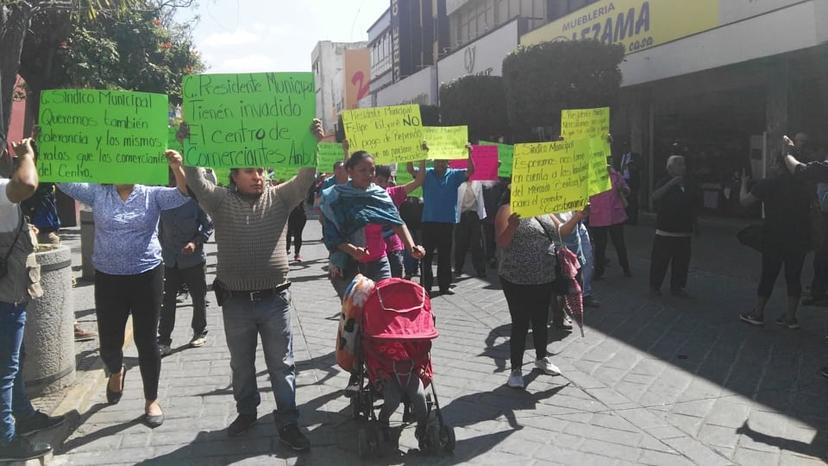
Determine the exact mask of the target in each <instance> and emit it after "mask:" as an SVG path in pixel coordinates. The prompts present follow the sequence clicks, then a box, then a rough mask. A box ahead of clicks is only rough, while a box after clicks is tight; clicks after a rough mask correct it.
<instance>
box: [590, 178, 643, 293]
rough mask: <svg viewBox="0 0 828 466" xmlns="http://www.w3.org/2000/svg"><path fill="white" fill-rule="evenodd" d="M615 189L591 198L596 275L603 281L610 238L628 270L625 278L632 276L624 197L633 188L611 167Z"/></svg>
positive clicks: (621, 262) (591, 232)
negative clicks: (628, 253)
mask: <svg viewBox="0 0 828 466" xmlns="http://www.w3.org/2000/svg"><path fill="white" fill-rule="evenodd" d="M607 171H608V172H609V178H610V182H611V183H612V189H610V190H609V191H606V192H603V193H601V194H596V195H594V196H592V197H591V198H590V201H589V205H590V213H589V232H590V234H591V235H592V239H593V240H594V246H595V274H594V275H593V278H594V279H595V280H599V279H601V278H603V276H604V271H605V270H606V263H607V236H609V237H610V238H611V239H612V245H613V246H614V247H615V252H616V253H617V254H618V263H619V264H620V265H621V269H622V270H623V271H624V276H625V277H631V276H632V271H630V261H629V259H628V258H627V245H626V243H625V242H624V223H626V222H627V211H626V207H625V206H624V197H625V196H627V195H629V193H630V189H629V188H628V187H627V183H626V182H625V181H624V177H622V176H621V174H619V173H618V172H617V171H615V169H613V168H612V166H609V165H608V166H607Z"/></svg>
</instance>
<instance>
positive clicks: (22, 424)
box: [14, 411, 66, 435]
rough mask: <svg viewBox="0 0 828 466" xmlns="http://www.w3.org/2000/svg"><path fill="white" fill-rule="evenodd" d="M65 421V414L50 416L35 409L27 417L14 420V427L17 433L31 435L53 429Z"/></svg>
mask: <svg viewBox="0 0 828 466" xmlns="http://www.w3.org/2000/svg"><path fill="white" fill-rule="evenodd" d="M64 422H66V416H56V417H51V416H48V415H46V413H42V412H40V411H35V412H34V414H32V415H31V416H29V417H25V418H23V419H20V420H15V423H14V427H15V431H16V432H17V435H31V434H34V433H37V432H41V431H44V430H48V429H53V428H55V427H57V426H59V425H62V424H63V423H64Z"/></svg>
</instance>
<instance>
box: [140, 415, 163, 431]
mask: <svg viewBox="0 0 828 466" xmlns="http://www.w3.org/2000/svg"><path fill="white" fill-rule="evenodd" d="M163 423H164V413H161V414H159V415H157V416H152V415H149V414H144V424H146V425H147V427H149V428H150V429H155V428H156V427H161V424H163Z"/></svg>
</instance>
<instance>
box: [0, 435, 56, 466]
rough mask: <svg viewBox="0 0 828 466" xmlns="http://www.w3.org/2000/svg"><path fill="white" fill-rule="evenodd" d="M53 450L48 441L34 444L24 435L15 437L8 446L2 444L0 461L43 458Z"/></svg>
mask: <svg viewBox="0 0 828 466" xmlns="http://www.w3.org/2000/svg"><path fill="white" fill-rule="evenodd" d="M51 452H52V447H51V445H49V444H48V443H39V444H36V445H33V444H32V443H31V442H29V441H28V440H26V439H25V438H23V437H20V436H17V437H15V438H14V439H13V440H12V441H11V443H9V444H8V445H6V446H0V461H2V462H6V461H26V460H33V459H35V458H41V457H43V456H46V455H48V454H49V453H51Z"/></svg>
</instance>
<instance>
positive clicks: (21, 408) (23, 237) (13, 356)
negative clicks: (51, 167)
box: [0, 139, 64, 462]
mask: <svg viewBox="0 0 828 466" xmlns="http://www.w3.org/2000/svg"><path fill="white" fill-rule="evenodd" d="M12 148H13V150H14V153H15V154H16V156H17V157H16V159H17V163H16V166H17V169H16V170H15V171H14V173H12V175H11V178H0V260H2V266H0V462H5V461H26V460H30V459H34V458H40V457H42V456H44V455H46V454H48V453H49V452H50V451H52V447H51V446H50V445H48V444H33V443H32V442H30V441H29V440H28V439H27V438H26V436H27V435H31V434H33V433H35V432H39V431H41V430H46V429H50V428H53V427H56V426H58V425H60V424H62V423H63V422H64V418H63V417H62V416H61V417H49V416H47V415H46V414H44V413H41V412H40V411H36V410H35V409H34V408H33V407H32V404H31V402H29V397H28V396H27V395H26V386H25V384H24V383H23V331H24V330H25V327H26V304H27V303H28V302H29V300H31V299H35V298H38V297H40V296H41V295H42V294H43V290H42V289H41V288H40V283H39V282H38V281H33V280H32V278H33V277H37V276H39V274H38V273H36V271H37V268H38V266H37V263H36V261H35V260H34V254H33V252H34V242H33V240H32V238H33V237H34V232H33V230H32V229H31V228H30V226H29V223H28V222H27V221H26V217H25V216H23V215H22V211H21V209H20V203H21V202H23V201H25V200H26V199H28V198H29V197H30V196H32V195H33V194H34V193H35V190H36V189H37V185H38V176H37V168H35V162H34V150H33V149H32V146H31V141H30V140H29V139H24V140H23V141H21V142H20V143H17V144H13V145H12Z"/></svg>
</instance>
